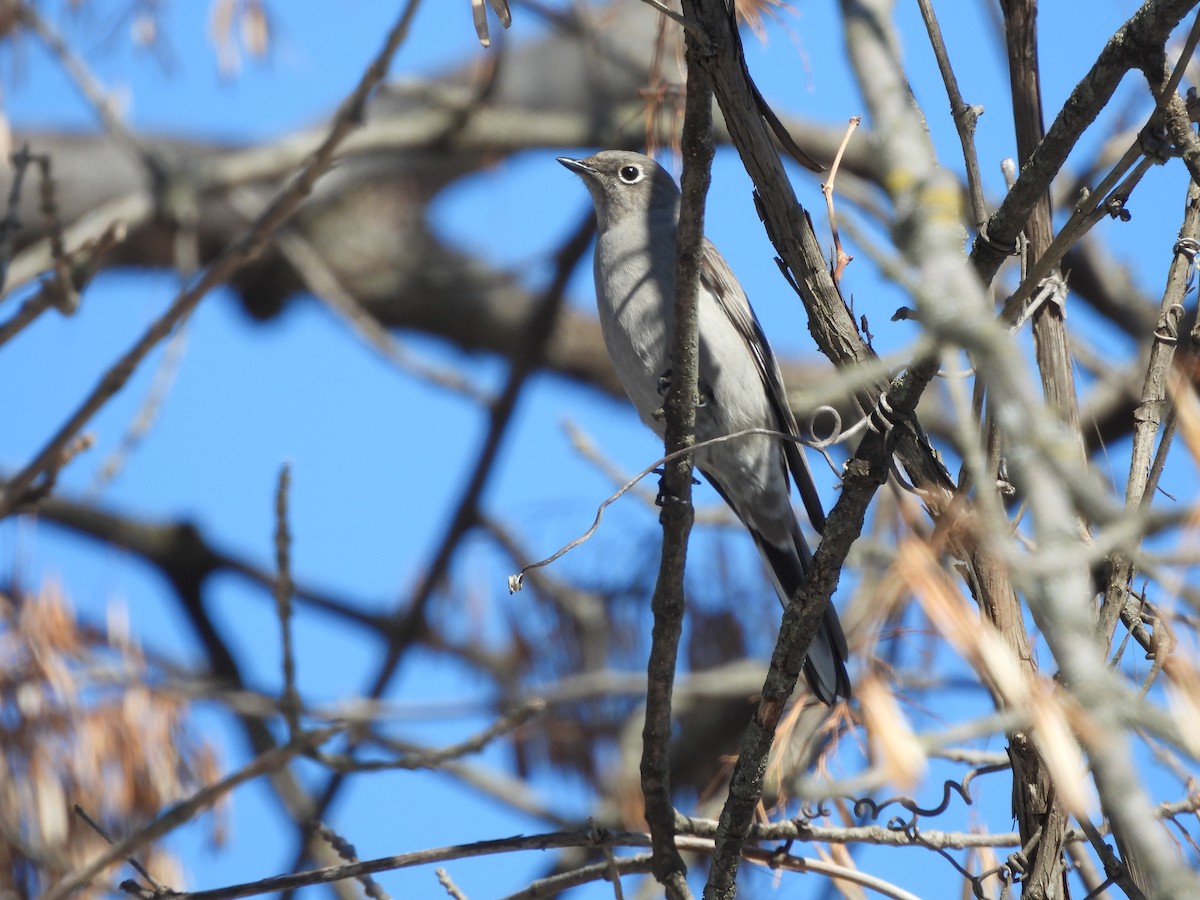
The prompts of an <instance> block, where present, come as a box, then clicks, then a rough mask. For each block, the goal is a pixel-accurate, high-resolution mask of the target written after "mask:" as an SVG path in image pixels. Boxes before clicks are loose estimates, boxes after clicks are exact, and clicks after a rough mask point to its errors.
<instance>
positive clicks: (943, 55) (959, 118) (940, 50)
mask: <svg viewBox="0 0 1200 900" xmlns="http://www.w3.org/2000/svg"><path fill="white" fill-rule="evenodd" d="M917 5H918V6H919V7H920V8H921V18H923V19H924V20H925V30H926V31H927V32H928V34H929V43H930V46H932V47H933V55H934V57H935V58H936V59H937V64H938V70H939V71H940V72H941V73H942V83H943V84H944V85H945V86H946V97H947V98H948V99H949V100H950V117H951V118H952V119H954V127H955V128H956V129H957V130H958V140H959V143H960V144H962V150H963V162H964V163H965V164H966V171H967V193H968V194H969V195H970V197H971V219H972V221H973V222H974V223H975V227H976V228H978V227H979V226H980V225H982V224H983V223H984V222H985V221H987V201H986V200H985V199H984V197H983V179H982V178H981V177H980V174H979V156H978V154H977V153H976V152H975V123H976V122H978V121H979V117H980V116H981V115H983V107H982V106H970V105H969V104H967V102H966V101H964V100H963V97H962V92H961V91H959V89H958V79H957V78H956V77H955V76H954V68H953V67H952V66H951V65H950V53H949V52H948V51H947V50H946V41H945V39H944V38H943V37H942V27H941V25H939V24H938V20H937V15H936V14H935V13H934V11H933V4H932V3H930V2H929V0H917Z"/></svg>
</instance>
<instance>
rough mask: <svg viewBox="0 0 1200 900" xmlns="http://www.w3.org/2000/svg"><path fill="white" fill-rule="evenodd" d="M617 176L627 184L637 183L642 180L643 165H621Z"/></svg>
mask: <svg viewBox="0 0 1200 900" xmlns="http://www.w3.org/2000/svg"><path fill="white" fill-rule="evenodd" d="M617 177H618V178H620V179H621V180H622V181H623V182H625V183H626V184H637V183H638V182H639V181H641V180H642V168H641V166H621V170H620V171H619V172H617Z"/></svg>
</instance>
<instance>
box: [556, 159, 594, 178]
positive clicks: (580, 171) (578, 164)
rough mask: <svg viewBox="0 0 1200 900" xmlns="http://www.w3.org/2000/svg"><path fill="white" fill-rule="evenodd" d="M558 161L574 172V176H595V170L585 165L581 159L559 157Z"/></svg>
mask: <svg viewBox="0 0 1200 900" xmlns="http://www.w3.org/2000/svg"><path fill="white" fill-rule="evenodd" d="M558 161H559V162H560V163H562V164H563V165H564V166H566V167H567V168H568V169H570V170H571V171H572V172H574V173H575V174H576V175H595V174H596V170H595V169H593V168H592V167H591V166H589V165H588V164H587V163H585V162H584V161H583V160H582V159H571V157H569V156H560V157H558Z"/></svg>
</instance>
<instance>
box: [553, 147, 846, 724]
mask: <svg viewBox="0 0 1200 900" xmlns="http://www.w3.org/2000/svg"><path fill="white" fill-rule="evenodd" d="M558 161H559V162H560V163H562V164H563V165H564V166H566V167H567V168H568V169H570V170H571V171H572V172H575V173H576V174H577V175H579V176H580V177H581V178H582V179H583V183H584V184H585V185H586V186H587V189H588V192H589V193H590V194H591V195H592V201H593V203H594V204H595V206H596V220H597V223H598V225H599V233H598V237H597V242H596V257H595V269H596V303H597V305H598V306H599V309H600V328H601V331H602V332H603V333H604V343H605V344H606V345H607V347H608V355H609V357H610V358H611V359H612V362H613V367H614V368H615V369H616V372H617V377H618V378H619V379H620V381H621V385H622V386H623V387H624V388H625V393H627V394H628V395H629V399H630V400H632V401H633V405H634V406H635V407H636V408H637V411H638V415H640V416H641V418H642V421H643V422H645V423H646V424H647V425H649V426H650V427H651V428H652V429H653V430H654V431H655V432H656V433H657V434H658V435H659V436H660V437H661V436H662V434H663V427H664V426H663V422H662V421H661V419H659V418H656V417H655V415H654V413H655V411H656V410H659V409H661V408H662V405H663V399H664V395H665V393H666V389H667V387H668V385H669V384H670V377H671V358H670V347H671V340H672V332H673V331H674V303H675V265H676V261H675V253H676V251H675V244H676V230H677V228H678V224H679V188H678V187H677V186H676V185H675V182H674V180H672V178H671V176H670V175H668V174H667V172H666V171H665V170H664V169H663V168H662V167H661V166H659V164H658V163H656V162H655V161H654V160H652V159H650V158H649V157H648V156H643V155H642V154H640V153H629V152H626V151H622V150H604V151H601V152H600V153H597V154H595V155H594V156H589V157H587V158H586V159H570V158H569V157H559V158H558ZM697 311H698V314H699V333H700V384H699V388H700V404H699V406H698V408H697V409H696V440H697V441H704V440H707V439H709V438H714V437H719V436H721V435H726V434H731V433H733V432H735V431H743V430H745V429H748V428H769V429H772V430H774V431H782V432H785V433H788V434H795V433H796V420H795V418H794V417H793V415H792V411H791V408H790V407H789V406H788V404H787V398H786V396H785V394H784V389H783V379H782V377H781V375H780V373H779V364H778V363H777V362H776V361H775V356H774V354H773V353H772V352H771V348H770V346H769V345H768V344H767V339H766V337H765V336H764V335H763V332H762V327H761V326H760V325H759V324H758V319H756V318H755V316H754V310H752V309H751V308H750V302H749V301H748V300H747V299H746V294H745V293H744V292H743V291H742V287H741V285H739V284H738V282H737V279H736V278H734V276H733V272H731V271H730V269H729V265H728V263H726V262H725V260H724V259H723V258H722V257H721V254H720V253H718V252H717V248H716V247H714V246H713V245H712V243H710V242H709V241H708V240H707V239H705V241H704V250H703V263H702V266H701V275H700V293H699V301H698V310H697ZM695 461H696V468H697V469H699V470H700V472H701V473H702V474H703V475H704V477H705V478H706V479H707V480H708V482H709V483H710V484H711V485H712V486H713V487H714V488H716V490H717V493H719V494H720V495H721V496H722V497H723V498H724V499H725V502H726V503H728V504H729V506H730V507H731V508H732V509H733V511H734V512H735V513H736V514H737V517H738V518H739V519H740V520H741V521H742V523H743V524H744V525H745V526H746V528H748V529H749V530H750V534H751V535H752V536H753V537H754V542H755V544H756V545H757V546H758V549H759V552H760V553H761V554H762V557H763V559H764V560H765V562H766V564H767V568H768V569H769V570H770V572H771V576H772V580H773V581H774V583H775V589H776V591H778V593H779V598H780V601H781V602H782V603H783V604H784V605H786V604H787V603H788V601H789V600H790V599H791V597H792V595H793V594H794V593H795V592H796V590H797V588H799V587H800V585H801V584H802V583H803V582H804V578H805V572H806V571H807V569H808V566H809V564H810V561H811V559H812V554H811V552H810V550H809V549H808V545H807V544H806V543H805V541H804V536H803V535H802V534H801V532H800V524H799V522H797V521H796V515H795V512H794V511H793V510H792V503H791V487H790V484H789V479H788V473H789V471H790V473H791V478H792V479H794V480H795V482H796V485H797V487H798V488H799V491H800V496H801V499H802V500H803V502H804V506H805V509H806V510H807V512H808V516H809V519H810V520H811V521H812V523H813V525H814V527H816V528H817V529H818V530H820V529H821V528H823V527H824V524H825V515H824V512H823V511H822V509H821V501H820V497H819V496H818V495H817V491H816V487H815V486H814V485H813V481H812V473H811V472H810V471H809V468H808V463H807V462H806V461H805V459H804V452H803V450H802V449H801V448H800V447H799V446H798V445H797V444H795V443H793V442H790V441H781V440H779V439H777V438H772V437H768V436H765V435H747V436H744V437H741V438H737V439H735V440H732V441H726V442H723V443H719V444H714V445H712V446H710V447H703V448H701V449H699V450H697V451H696V455H695ZM847 655H848V654H847V650H846V637H845V635H844V634H843V633H842V626H841V623H840V622H839V621H838V617H837V612H836V611H835V610H834V609H833V607H832V606H830V607H828V608H827V609H826V610H825V618H824V620H823V621H822V623H821V627H820V629H819V630H818V631H817V634H816V637H815V638H814V639H813V643H812V646H811V647H810V648H809V651H808V660H807V661H806V662H805V664H804V674H805V675H806V676H807V678H808V683H809V685H810V686H811V688H812V691H813V693H814V694H815V695H816V696H817V697H818V699H820V700H821V701H822V702H824V703H830V704H831V703H834V702H836V701H837V699H838V698H839V697H849V696H850V679H849V677H848V676H847V675H846V657H847Z"/></svg>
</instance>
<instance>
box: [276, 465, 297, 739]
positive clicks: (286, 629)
mask: <svg viewBox="0 0 1200 900" xmlns="http://www.w3.org/2000/svg"><path fill="white" fill-rule="evenodd" d="M291 488H292V467H291V464H290V463H286V462H285V463H284V464H283V465H282V466H280V467H279V481H278V484H277V485H276V487H275V615H276V617H277V618H278V619H279V633H280V646H281V648H282V657H283V658H282V661H281V664H282V667H283V694H282V696H281V697H280V700H279V705H280V707H281V708H282V710H283V718H284V721H285V722H287V727H288V738H289V740H292V741H295V740H297V739H298V738H299V736H300V709H301V705H300V694H299V692H298V691H297V690H296V657H295V651H294V650H293V649H292V594H293V593H294V592H295V589H296V588H295V585H294V584H293V582H292V534H291V531H290V530H289V529H288V499H289V495H290V493H291Z"/></svg>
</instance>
